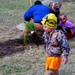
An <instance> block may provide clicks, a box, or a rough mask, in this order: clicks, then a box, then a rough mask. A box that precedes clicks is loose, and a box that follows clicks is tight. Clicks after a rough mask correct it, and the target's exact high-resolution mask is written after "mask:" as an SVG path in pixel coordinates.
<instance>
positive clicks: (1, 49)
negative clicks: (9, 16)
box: [0, 39, 25, 58]
mask: <svg viewBox="0 0 75 75" xmlns="http://www.w3.org/2000/svg"><path fill="white" fill-rule="evenodd" d="M24 50H25V45H24V44H23V41H22V40H21V39H13V40H7V41H5V42H1V43H0V58H1V57H3V56H5V55H11V54H13V53H16V52H22V51H24Z"/></svg>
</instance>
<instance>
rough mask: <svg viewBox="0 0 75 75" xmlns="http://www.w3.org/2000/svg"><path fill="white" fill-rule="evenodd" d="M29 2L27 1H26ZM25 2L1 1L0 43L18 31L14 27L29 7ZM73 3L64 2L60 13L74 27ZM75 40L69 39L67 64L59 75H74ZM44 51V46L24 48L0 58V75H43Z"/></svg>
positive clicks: (12, 37) (19, 0)
mask: <svg viewBox="0 0 75 75" xmlns="http://www.w3.org/2000/svg"><path fill="white" fill-rule="evenodd" d="M28 1H29V0H28ZM28 1H27V0H16V1H15V0H1V1H0V42H2V41H5V40H8V39H14V38H16V37H17V34H18V31H17V30H16V28H15V26H16V25H17V24H19V23H21V22H23V21H24V20H23V13H24V12H25V11H26V10H27V8H28V7H29V2H28ZM74 8H75V2H70V3H68V2H65V3H63V6H62V8H61V12H64V13H66V14H67V15H68V18H69V19H70V20H71V21H72V22H73V23H74V25H75V19H74V18H75V13H74V12H75V10H74ZM74 41H75V38H73V39H70V40H69V43H70V47H71V51H70V56H69V62H68V63H67V64H66V65H64V64H63V63H62V65H61V67H60V70H59V73H60V75H75V59H74V58H75V50H74V48H75V42H74ZM44 67H45V51H44V46H43V45H41V46H39V47H38V46H34V47H33V48H31V49H30V48H29V46H27V47H26V49H25V50H24V51H22V52H20V53H14V54H12V55H7V56H5V57H3V58H0V75H43V74H44V72H45V68H44Z"/></svg>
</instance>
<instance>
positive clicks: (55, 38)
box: [43, 30, 70, 57]
mask: <svg viewBox="0 0 75 75" xmlns="http://www.w3.org/2000/svg"><path fill="white" fill-rule="evenodd" d="M43 37H44V40H45V50H46V55H47V56H61V55H62V54H63V56H64V57H67V56H68V55H69V51H70V48H69V43H68V41H67V39H66V37H65V34H64V33H63V32H62V31H61V30H54V31H52V32H50V33H48V32H44V34H43Z"/></svg>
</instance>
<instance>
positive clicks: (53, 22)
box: [41, 13, 57, 28]
mask: <svg viewBox="0 0 75 75" xmlns="http://www.w3.org/2000/svg"><path fill="white" fill-rule="evenodd" d="M41 23H42V24H43V25H44V26H47V27H49V28H57V17H56V16H55V15H54V14H53V13H50V14H47V15H46V16H45V17H43V19H42V21H41Z"/></svg>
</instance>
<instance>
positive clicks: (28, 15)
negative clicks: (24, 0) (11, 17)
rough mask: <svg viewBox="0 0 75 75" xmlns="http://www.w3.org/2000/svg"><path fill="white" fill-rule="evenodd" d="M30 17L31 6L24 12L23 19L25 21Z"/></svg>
mask: <svg viewBox="0 0 75 75" xmlns="http://www.w3.org/2000/svg"><path fill="white" fill-rule="evenodd" d="M32 17H33V15H32V7H30V8H29V9H28V10H27V11H26V12H25V13H24V20H25V21H30V20H31V18H32Z"/></svg>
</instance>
